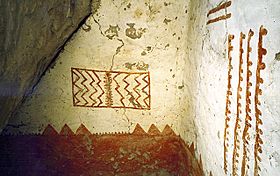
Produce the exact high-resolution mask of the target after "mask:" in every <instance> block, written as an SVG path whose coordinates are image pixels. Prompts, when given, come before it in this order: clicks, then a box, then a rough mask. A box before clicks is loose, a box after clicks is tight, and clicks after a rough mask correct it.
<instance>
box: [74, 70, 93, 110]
mask: <svg viewBox="0 0 280 176" xmlns="http://www.w3.org/2000/svg"><path fill="white" fill-rule="evenodd" d="M77 71H78V70H77ZM78 72H79V73H80V74H81V75H82V77H83V78H84V80H83V81H82V82H81V84H82V85H83V86H84V87H85V88H86V91H85V92H84V93H83V94H82V96H81V97H82V99H83V100H84V101H85V104H84V106H86V105H87V104H88V101H87V99H85V97H84V96H85V95H86V94H87V93H88V92H89V91H90V90H89V88H88V87H87V85H85V84H84V83H85V82H86V81H87V78H86V77H85V76H84V75H83V74H82V73H81V72H80V71H78Z"/></svg>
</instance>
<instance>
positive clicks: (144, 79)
mask: <svg viewBox="0 0 280 176" xmlns="http://www.w3.org/2000/svg"><path fill="white" fill-rule="evenodd" d="M146 78H148V75H146V76H144V77H143V78H142V80H143V81H144V82H145V83H147V85H146V86H145V87H143V88H142V92H144V93H145V94H146V95H147V97H146V98H144V99H143V101H144V103H145V104H146V106H147V107H150V106H149V104H148V103H147V102H146V100H148V99H149V98H150V97H149V94H148V93H147V92H146V91H145V89H146V88H147V87H148V86H149V81H147V80H146Z"/></svg>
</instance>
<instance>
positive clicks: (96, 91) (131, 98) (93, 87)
mask: <svg viewBox="0 0 280 176" xmlns="http://www.w3.org/2000/svg"><path fill="white" fill-rule="evenodd" d="M71 74H72V93H73V105H74V106H77V107H94V108H130V109H140V110H149V109H150V108H151V95H150V73H149V72H119V71H99V70H90V69H81V68H72V69H71Z"/></svg>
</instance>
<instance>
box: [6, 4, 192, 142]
mask: <svg viewBox="0 0 280 176" xmlns="http://www.w3.org/2000/svg"><path fill="white" fill-rule="evenodd" d="M187 9H188V2H187V1H183V0H182V1H181V0H180V1H178V0H171V1H157V0H154V1H153V0H145V1H137V0H131V1H121V0H119V1H105V0H104V1H101V3H100V8H99V9H98V10H97V13H95V14H94V15H92V16H90V17H89V18H88V19H87V20H86V22H85V24H84V25H83V26H82V27H81V28H80V29H79V31H78V32H77V33H76V34H75V35H74V36H73V38H72V39H71V41H70V42H68V43H67V45H66V47H65V50H64V51H63V52H62V53H61V54H60V56H59V57H58V59H57V61H56V63H55V65H54V66H53V68H52V69H49V70H48V72H47V73H46V75H45V76H44V77H43V78H42V79H41V82H40V84H39V85H38V86H37V87H36V89H35V91H34V93H33V94H32V95H31V96H30V97H29V98H28V99H27V100H26V101H25V102H24V104H23V106H22V107H21V108H20V109H19V110H18V111H17V113H16V115H15V117H14V118H13V119H10V121H9V124H8V126H7V128H6V130H7V132H11V133H19V132H22V133H31V132H41V131H42V130H43V129H44V128H45V127H46V126H47V124H52V125H53V126H54V127H55V128H56V129H61V127H62V126H64V124H68V125H69V126H70V127H71V128H72V130H73V131H75V130H76V129H77V128H78V127H79V125H80V124H81V123H83V124H84V125H85V126H87V128H88V129H89V130H90V131H91V132H95V133H99V132H118V131H124V132H132V130H133V129H134V126H135V125H136V124H137V123H139V124H141V126H143V128H144V129H145V130H146V131H147V130H148V128H149V127H150V125H151V124H155V125H156V126H157V127H159V128H160V130H162V129H163V128H164V126H165V125H166V124H169V125H170V126H172V128H173V129H174V130H175V131H176V132H177V133H179V131H180V130H181V126H180V123H181V119H182V118H184V119H187V118H188V117H186V116H185V114H186V111H187V108H186V107H187V103H186V99H187V97H186V96H185V95H184V91H185V87H186V84H187V82H188V80H187V78H186V77H184V70H187V69H188V66H187V65H186V63H185V61H186V56H185V47H186V39H187V37H188V34H187V28H188V25H187V23H186V22H187V21H186V19H187V15H188V13H187ZM71 68H75V69H74V70H73V69H72V71H73V72H72V76H73V77H71ZM76 68H82V69H89V70H88V71H87V72H86V71H85V70H78V69H76ZM91 70H98V71H107V72H98V71H97V72H95V73H96V75H94V73H93V72H92V71H91ZM79 71H80V72H81V73H78V72H79ZM147 72H149V74H150V80H149V81H148V80H147V79H146V78H143V77H140V78H137V77H133V75H130V76H129V77H125V75H126V73H128V74H132V73H136V74H138V73H147ZM73 73H74V74H73ZM103 73H104V74H103ZM117 73H120V74H119V75H117ZM77 75H78V76H77ZM90 76H91V77H90ZM115 76H117V77H115ZM77 77H79V78H77ZM97 77H98V78H99V79H100V80H101V82H100V83H99V82H98V78H97ZM104 77H105V78H104ZM143 79H144V80H146V81H148V82H149V83H148V84H149V88H150V93H149V96H150V107H149V108H148V109H147V108H146V109H141V108H142V107H145V103H144V100H143V96H144V98H145V94H146V93H147V92H148V89H147V88H145V87H144V86H145V85H146V83H145V81H144V80H143ZM136 80H137V81H138V82H139V84H141V85H139V86H137V81H136ZM83 81H84V82H83ZM91 81H93V82H91ZM73 82H75V83H73ZM115 82H118V84H119V87H117V85H116V83H115ZM91 83H92V84H91ZM73 84H75V86H74V88H73V87H72V85H73ZM90 84H91V85H90ZM84 85H86V86H84ZM97 85H99V86H100V87H99V86H97ZM127 85H128V86H127ZM126 86H127V87H126ZM79 87H80V88H81V89H80V88H79ZM82 87H83V88H82ZM93 87H95V88H96V90H97V93H94V91H95V89H94V88H93ZM87 89H89V90H87ZM102 89H103V91H104V92H106V93H104V94H102ZM125 89H127V90H128V91H125ZM73 90H74V91H76V90H77V91H76V93H77V95H76V96H75V98H74V100H73ZM79 90H81V91H79ZM84 90H87V91H88V92H83V91H84ZM118 91H119V93H118ZM136 92H138V93H139V94H140V96H139V97H138V95H137V94H136ZM84 93H85V94H84ZM92 93H93V94H92ZM119 94H122V96H123V98H124V99H123V103H124V105H125V107H130V108H132V109H128V108H124V107H122V108H112V107H113V106H116V104H117V103H116V102H119V105H120V106H123V105H122V104H121V103H120V102H121V100H122V99H121V96H120V95H119ZM91 95H92V96H91ZM95 95H96V96H95ZM97 95H100V96H97ZM90 96H91V97H90ZM91 98H92V99H91ZM100 100H101V101H102V103H101V102H100ZM73 101H74V102H75V103H74V102H73ZM85 101H87V102H88V103H85ZM145 101H146V100H145ZM147 101H148V100H147ZM96 102H98V103H96ZM99 102H100V104H99ZM75 104H76V105H78V106H82V107H77V106H74V105H75ZM90 106H95V107H90ZM101 106H102V107H101ZM183 128H184V129H185V130H184V132H186V134H188V135H189V140H190V141H192V139H193V137H192V136H194V134H193V133H191V132H192V129H193V123H191V119H189V123H187V124H186V125H185V126H184V127H183ZM188 131H189V132H188ZM187 132H188V133H187Z"/></svg>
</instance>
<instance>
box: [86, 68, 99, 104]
mask: <svg viewBox="0 0 280 176" xmlns="http://www.w3.org/2000/svg"><path fill="white" fill-rule="evenodd" d="M86 73H87V74H88V75H89V77H90V78H91V79H92V81H91V82H90V83H89V85H90V86H91V87H92V88H93V89H94V91H93V93H92V94H90V96H89V98H90V99H91V100H92V106H94V105H95V104H96V101H95V100H94V99H93V97H92V96H93V95H94V94H96V93H97V89H96V88H95V87H94V86H93V83H94V82H95V80H94V78H93V77H92V75H91V74H90V73H89V72H88V71H87V70H86Z"/></svg>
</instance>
